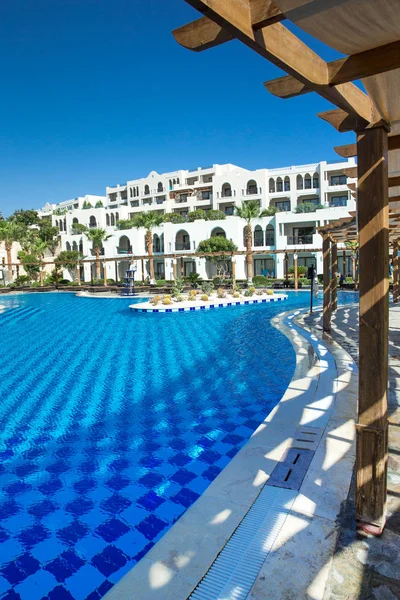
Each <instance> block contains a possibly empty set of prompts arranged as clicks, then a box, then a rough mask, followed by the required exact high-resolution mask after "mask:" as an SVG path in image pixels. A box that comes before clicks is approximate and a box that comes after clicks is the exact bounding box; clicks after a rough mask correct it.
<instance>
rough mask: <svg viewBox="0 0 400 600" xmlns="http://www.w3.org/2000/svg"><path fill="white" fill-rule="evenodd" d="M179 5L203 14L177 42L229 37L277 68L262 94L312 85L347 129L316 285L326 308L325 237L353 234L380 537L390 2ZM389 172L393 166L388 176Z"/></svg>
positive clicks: (393, 101)
mask: <svg viewBox="0 0 400 600" xmlns="http://www.w3.org/2000/svg"><path fill="white" fill-rule="evenodd" d="M186 2H187V3H188V4H190V5H191V6H192V7H194V8H195V9H197V10H198V11H199V12H200V13H202V15H203V16H202V17H201V18H200V19H198V20H196V21H194V22H192V23H189V24H188V25H185V26H183V27H181V28H179V29H177V30H175V31H174V36H175V39H176V40H177V41H178V42H179V43H180V44H181V45H182V46H184V47H185V48H188V49H190V50H193V51H196V52H199V51H203V50H207V49H209V48H212V47H214V46H218V45H220V44H223V43H226V42H229V41H230V40H232V39H237V40H239V41H241V42H242V43H244V44H245V45H246V46H248V47H249V48H251V49H252V50H253V51H254V52H256V53H257V54H259V55H261V56H263V57H264V58H265V59H267V60H269V61H270V62H272V63H273V64H274V65H276V66H278V67H280V68H281V69H282V70H283V71H285V72H286V75H285V76H284V77H280V78H278V79H275V80H273V81H268V82H266V83H265V86H266V88H267V90H268V91H269V92H271V93H272V94H274V95H276V96H278V97H280V98H283V99H287V98H294V97H296V96H298V95H300V94H307V93H310V92H317V93H318V94H319V95H321V96H322V97H323V98H325V99H326V100H329V101H330V102H331V103H332V104H333V105H334V106H335V108H334V109H332V110H329V111H325V112H323V113H320V114H319V115H318V116H319V117H320V118H322V119H324V120H325V121H327V122H328V123H330V124H331V125H332V126H333V127H335V129H337V130H338V131H339V132H342V131H354V132H355V133H356V136H357V141H356V143H355V144H350V145H347V146H342V147H339V148H336V151H337V152H338V153H339V154H340V155H341V156H344V157H348V156H357V175H358V189H357V215H355V216H352V217H351V220H350V221H349V222H348V223H343V222H341V223H337V228H338V229H337V231H336V235H337V239H335V238H333V236H334V228H332V229H329V228H327V230H326V232H322V233H323V252H324V267H325V271H326V272H325V273H324V282H325V286H324V287H325V290H324V291H325V292H326V299H325V300H326V302H327V305H329V311H330V310H331V303H330V292H329V294H328V290H329V289H330V286H331V275H330V269H331V257H330V244H331V238H332V239H334V242H333V243H334V245H335V246H336V244H337V242H338V241H343V240H344V239H345V238H346V239H350V238H352V239H355V238H357V235H358V242H359V290H360V332H359V355H360V373H359V419H358V424H357V502H356V513H357V514H356V518H357V522H358V524H359V526H360V527H362V528H364V529H365V530H368V531H371V532H374V533H378V534H379V533H380V532H382V530H383V527H384V525H385V504H386V476H387V449H388V420H387V386H388V315H389V235H390V239H391V240H392V241H395V239H397V229H396V227H397V224H398V223H400V216H399V214H398V212H397V211H398V210H399V207H400V187H397V186H398V185H399V184H400V179H399V177H400V154H399V153H400V150H399V149H400V19H399V9H400V6H399V1H398V0H274V1H272V0H186ZM285 21H292V22H293V23H295V24H296V25H297V26H298V27H300V28H301V29H302V30H303V31H304V32H307V33H308V34H311V35H312V36H313V37H314V38H316V39H318V40H320V41H321V42H324V43H325V44H328V45H329V46H331V47H332V48H335V49H336V50H338V51H339V52H341V53H343V54H345V55H346V56H344V57H343V58H340V59H338V60H335V61H332V62H329V63H328V62H326V61H325V60H323V59H322V58H321V57H320V56H318V54H316V53H315V52H314V51H313V50H312V48H310V47H309V46H308V45H307V44H305V43H304V42H302V41H301V40H300V39H299V38H298V37H297V36H296V35H295V34H293V33H292V32H291V31H290V30H289V29H288V28H287V27H286V26H285ZM355 80H362V82H363V84H364V86H365V89H366V91H367V93H365V92H364V91H362V90H361V89H360V87H358V86H356V85H355V84H354V83H353V82H354V81H355ZM389 169H390V172H391V173H393V175H392V176H391V182H390V181H389V178H388V171H389ZM396 178H397V179H396ZM389 186H390V188H389ZM389 189H390V196H391V198H390V207H391V208H390V214H389ZM352 192H353V193H355V189H354V190H352ZM395 226H396V227H395ZM389 228H390V233H389ZM393 232H395V233H393ZM335 252H337V247H335V248H334V249H333V254H334V257H333V259H334V262H335ZM328 300H329V302H328ZM328 317H329V319H330V314H327V315H326V321H325V323H326V324H327V323H328Z"/></svg>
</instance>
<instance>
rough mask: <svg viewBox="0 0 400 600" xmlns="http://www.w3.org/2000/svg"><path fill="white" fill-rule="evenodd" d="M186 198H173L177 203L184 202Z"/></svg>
mask: <svg viewBox="0 0 400 600" xmlns="http://www.w3.org/2000/svg"><path fill="white" fill-rule="evenodd" d="M187 201H188V199H187V198H175V202H176V203H177V204H184V203H185V202H187Z"/></svg>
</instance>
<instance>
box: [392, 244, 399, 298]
mask: <svg viewBox="0 0 400 600" xmlns="http://www.w3.org/2000/svg"><path fill="white" fill-rule="evenodd" d="M392 262H393V302H398V301H399V243H398V241H397V240H396V241H395V242H393V255H392Z"/></svg>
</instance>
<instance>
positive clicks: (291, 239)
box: [286, 235, 313, 246]
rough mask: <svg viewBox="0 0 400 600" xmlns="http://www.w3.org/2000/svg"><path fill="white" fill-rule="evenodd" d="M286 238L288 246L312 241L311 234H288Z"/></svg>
mask: <svg viewBox="0 0 400 600" xmlns="http://www.w3.org/2000/svg"><path fill="white" fill-rule="evenodd" d="M286 239H287V244H288V246H302V245H304V244H312V243H313V236H312V235H301V236H299V237H293V236H289V235H288V236H287V238H286Z"/></svg>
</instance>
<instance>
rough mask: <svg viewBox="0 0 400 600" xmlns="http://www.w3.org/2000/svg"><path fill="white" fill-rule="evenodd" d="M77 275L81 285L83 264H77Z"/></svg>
mask: <svg viewBox="0 0 400 600" xmlns="http://www.w3.org/2000/svg"><path fill="white" fill-rule="evenodd" d="M76 275H77V278H78V285H81V265H80V264H79V263H78V264H77V266H76Z"/></svg>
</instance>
